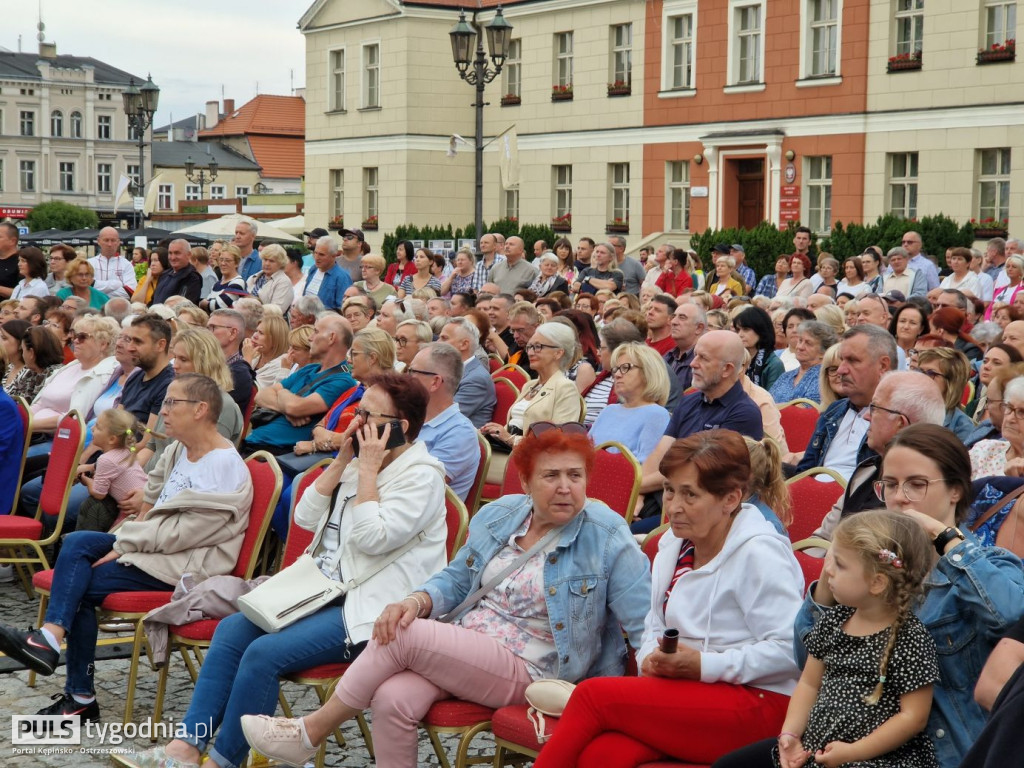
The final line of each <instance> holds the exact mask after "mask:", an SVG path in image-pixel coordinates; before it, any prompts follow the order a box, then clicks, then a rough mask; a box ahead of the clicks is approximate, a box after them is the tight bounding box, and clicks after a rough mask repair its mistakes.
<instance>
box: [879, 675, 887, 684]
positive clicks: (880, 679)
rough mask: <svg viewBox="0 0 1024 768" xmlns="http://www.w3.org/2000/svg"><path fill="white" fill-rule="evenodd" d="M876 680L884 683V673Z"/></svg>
mask: <svg viewBox="0 0 1024 768" xmlns="http://www.w3.org/2000/svg"><path fill="white" fill-rule="evenodd" d="M878 682H880V683H882V684H883V685H885V675H879V676H878Z"/></svg>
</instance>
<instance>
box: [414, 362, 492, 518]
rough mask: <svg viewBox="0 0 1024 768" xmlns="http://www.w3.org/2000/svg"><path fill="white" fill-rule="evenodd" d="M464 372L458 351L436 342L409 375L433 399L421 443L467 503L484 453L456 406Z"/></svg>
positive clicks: (422, 432)
mask: <svg viewBox="0 0 1024 768" xmlns="http://www.w3.org/2000/svg"><path fill="white" fill-rule="evenodd" d="M474 359H475V358H474ZM462 370H463V364H462V360H461V359H460V353H459V352H458V350H456V349H455V348H454V347H452V346H450V345H448V344H442V343H440V342H433V343H431V344H426V345H424V346H423V347H422V348H421V349H420V351H419V352H417V353H416V357H414V358H413V360H412V363H411V364H410V365H409V367H408V368H406V369H405V372H406V373H407V374H409V375H410V376H415V377H416V378H417V379H418V380H419V382H420V383H421V384H422V385H423V386H424V387H425V388H426V390H427V393H428V394H429V395H430V400H429V401H428V403H427V414H426V417H425V419H424V422H423V427H422V429H420V435H419V436H420V439H421V440H423V442H424V443H426V445H427V451H429V452H430V455H431V456H433V457H434V458H435V459H437V460H438V461H440V462H441V463H442V464H444V473H445V480H446V482H447V483H448V485H450V486H451V487H452V490H453V491H455V493H456V495H457V496H458V497H459V498H460V499H462V500H463V501H466V498H467V497H468V496H469V492H470V490H472V487H473V478H474V477H475V476H476V470H477V468H478V467H479V466H480V451H474V450H472V449H471V448H472V447H475V444H476V442H477V432H476V428H475V427H474V425H473V424H472V423H471V422H470V420H469V419H467V418H466V416H465V415H464V414H463V413H462V411H461V410H460V408H459V405H458V404H457V403H456V402H455V393H456V391H457V390H458V389H459V386H460V385H461V382H462ZM492 390H493V385H492Z"/></svg>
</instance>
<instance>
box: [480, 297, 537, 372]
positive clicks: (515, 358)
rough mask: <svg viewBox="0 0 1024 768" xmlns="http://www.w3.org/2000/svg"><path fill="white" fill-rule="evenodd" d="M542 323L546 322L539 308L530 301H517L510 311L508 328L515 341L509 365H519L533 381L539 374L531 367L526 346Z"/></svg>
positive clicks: (511, 348) (510, 349) (510, 352)
mask: <svg viewBox="0 0 1024 768" xmlns="http://www.w3.org/2000/svg"><path fill="white" fill-rule="evenodd" d="M492 303H493V302H492ZM542 322H544V318H543V317H542V316H541V314H540V312H538V311H537V308H536V307H535V306H534V305H533V304H531V303H530V302H528V301H517V302H516V303H515V304H513V305H512V306H511V307H510V308H509V310H508V327H509V330H510V331H512V341H513V344H512V346H510V347H509V350H508V364H509V365H518V366H519V367H520V368H522V369H523V370H524V371H526V375H527V376H529V377H530V378H531V379H535V378H537V374H536V373H535V372H534V370H533V369H532V368H531V367H530V356H529V355H527V354H526V345H527V343H528V342H529V341H530V339H532V338H533V334H534V332H535V331H536V330H537V328H539V327H540V324H541V323H542Z"/></svg>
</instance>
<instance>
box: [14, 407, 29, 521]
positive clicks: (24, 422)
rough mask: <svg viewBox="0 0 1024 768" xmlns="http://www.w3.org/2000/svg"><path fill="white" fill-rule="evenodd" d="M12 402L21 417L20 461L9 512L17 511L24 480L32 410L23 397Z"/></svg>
mask: <svg viewBox="0 0 1024 768" xmlns="http://www.w3.org/2000/svg"><path fill="white" fill-rule="evenodd" d="M14 404H15V405H16V406H18V416H19V418H20V419H21V434H22V435H23V439H22V441H21V461H20V462H19V464H18V480H17V484H16V485H15V486H14V498H12V499H11V510H10V511H11V514H12V515H13V514H16V513H17V511H18V498H19V497H20V496H21V484H22V482H23V481H24V475H25V461H26V459H27V458H28V447H29V446H30V445H31V444H32V410H31V409H30V408H29V407H28V401H27V400H25V398H23V397H16V398H14Z"/></svg>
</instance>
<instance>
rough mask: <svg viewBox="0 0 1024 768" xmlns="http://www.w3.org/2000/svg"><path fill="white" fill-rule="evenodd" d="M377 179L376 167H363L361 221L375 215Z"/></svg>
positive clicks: (372, 217)
mask: <svg viewBox="0 0 1024 768" xmlns="http://www.w3.org/2000/svg"><path fill="white" fill-rule="evenodd" d="M377 179H378V172H377V169H376V168H363V190H364V192H363V221H369V220H370V219H375V218H376V217H377V211H378V209H377V194H378V190H377Z"/></svg>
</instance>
